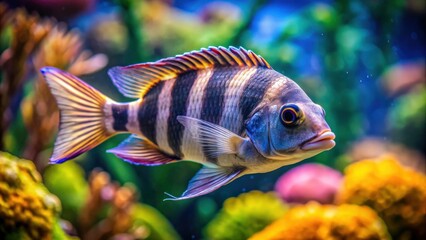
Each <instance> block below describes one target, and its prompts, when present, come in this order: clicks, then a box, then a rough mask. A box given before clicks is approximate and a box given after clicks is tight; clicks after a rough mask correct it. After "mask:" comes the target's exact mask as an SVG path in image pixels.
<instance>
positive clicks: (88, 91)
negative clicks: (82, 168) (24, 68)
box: [40, 67, 114, 163]
mask: <svg viewBox="0 0 426 240" xmlns="http://www.w3.org/2000/svg"><path fill="white" fill-rule="evenodd" d="M40 71H41V73H42V74H43V76H44V78H45V79H46V82H47V84H48V85H49V87H50V89H51V92H52V94H53V95H54V97H55V98H56V102H57V104H58V108H59V111H60V124H59V132H58V136H57V138H56V142H55V147H54V150H53V154H52V157H51V158H50V163H62V162H65V161H67V160H69V159H72V158H74V157H76V156H78V155H80V154H82V153H84V152H86V151H88V150H90V149H92V148H94V147H96V146H97V145H99V144H100V143H102V142H103V141H105V140H106V139H107V138H109V137H110V136H112V135H113V134H114V133H113V132H109V131H108V130H107V128H106V126H105V120H104V118H105V114H104V105H105V104H106V102H107V101H111V100H110V99H108V98H107V97H106V96H104V95H103V94H102V93H100V92H98V91H97V90H96V89H94V88H93V87H91V86H89V85H88V84H86V83H84V82H83V81H81V80H80V79H79V78H77V77H75V76H73V75H71V74H69V73H66V72H64V71H61V70H59V69H56V68H53V67H44V68H42V69H41V70H40Z"/></svg>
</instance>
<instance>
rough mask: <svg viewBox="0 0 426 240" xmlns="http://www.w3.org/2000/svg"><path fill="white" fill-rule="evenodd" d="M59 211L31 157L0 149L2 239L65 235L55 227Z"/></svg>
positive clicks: (51, 237) (65, 236)
mask: <svg viewBox="0 0 426 240" xmlns="http://www.w3.org/2000/svg"><path fill="white" fill-rule="evenodd" d="M60 211H61V204H60V202H59V200H58V198H57V197H56V196H55V195H53V194H51V193H50V192H49V191H48V190H47V189H46V188H45V187H44V186H43V184H42V181H41V176H40V174H39V173H38V172H37V170H36V169H35V166H34V164H33V163H32V162H31V161H29V160H24V159H19V158H16V157H14V156H12V155H10V154H8V153H4V152H0V236H2V239H68V236H67V235H66V234H65V233H64V232H63V231H62V229H61V228H60V227H59V222H58V221H59V218H58V217H59V216H58V215H59V213H60ZM3 237H4V238H3Z"/></svg>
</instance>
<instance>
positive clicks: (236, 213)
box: [205, 191, 287, 240]
mask: <svg viewBox="0 0 426 240" xmlns="http://www.w3.org/2000/svg"><path fill="white" fill-rule="evenodd" d="M286 211H287V206H286V205H285V204H284V203H283V202H282V201H281V200H280V199H279V198H278V197H277V196H276V195H275V194H274V193H263V192H259V191H252V192H249V193H243V194H241V195H240V196H238V197H236V198H230V199H228V200H226V201H225V203H224V206H223V209H222V210H221V211H220V212H219V213H218V215H217V216H216V218H214V219H213V220H212V221H211V222H210V223H209V224H208V225H207V227H206V229H205V235H206V238H207V239H222V240H224V239H230V240H231V239H232V240H238V239H247V238H249V237H250V236H251V235H253V234H254V233H256V232H259V231H260V230H262V229H263V228H264V227H266V226H267V225H269V224H270V223H272V222H273V221H274V220H276V219H278V218H279V217H281V216H282V215H283V214H284V213H285V212H286Z"/></svg>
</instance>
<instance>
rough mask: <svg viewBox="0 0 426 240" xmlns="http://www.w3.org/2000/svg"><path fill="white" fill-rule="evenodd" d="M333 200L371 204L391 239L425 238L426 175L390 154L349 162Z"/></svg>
mask: <svg viewBox="0 0 426 240" xmlns="http://www.w3.org/2000/svg"><path fill="white" fill-rule="evenodd" d="M336 202H337V203H339V204H344V203H350V204H357V205H366V206H369V207H371V208H372V209H374V210H375V211H376V212H377V213H378V215H379V216H380V217H381V218H382V219H383V220H384V222H385V223H386V225H387V227H388V230H389V232H390V233H391V235H392V237H393V238H394V239H425V238H426V229H425V227H424V226H426V176H425V175H423V174H420V173H418V172H416V171H414V170H411V169H409V168H404V167H403V166H401V165H400V164H399V163H398V161H397V160H396V157H394V156H393V155H383V156H382V157H380V158H379V159H367V160H363V161H360V162H357V163H353V164H351V165H349V166H348V167H347V168H346V169H345V176H344V180H343V185H342V188H341V189H340V191H339V193H338V195H337V197H336Z"/></svg>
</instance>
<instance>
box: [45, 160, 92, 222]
mask: <svg viewBox="0 0 426 240" xmlns="http://www.w3.org/2000/svg"><path fill="white" fill-rule="evenodd" d="M44 182H45V185H46V187H47V189H49V191H50V192H52V193H53V194H55V195H56V196H58V197H59V199H61V202H62V215H61V216H62V218H64V219H67V220H68V221H70V222H71V223H73V224H74V225H76V223H77V221H78V219H77V218H78V216H77V215H78V213H79V212H80V211H81V209H82V207H83V205H84V204H85V201H86V197H87V194H88V193H89V186H88V184H87V182H86V180H85V178H84V170H83V169H82V168H81V167H80V166H79V165H78V164H77V163H75V162H72V161H69V162H66V163H63V164H61V165H50V166H49V167H48V168H47V169H46V170H45V172H44Z"/></svg>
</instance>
